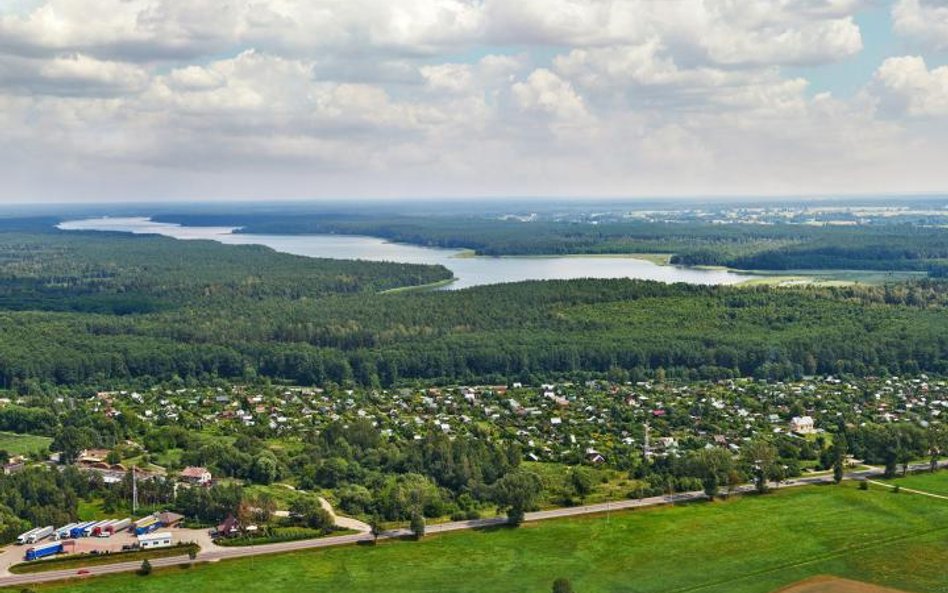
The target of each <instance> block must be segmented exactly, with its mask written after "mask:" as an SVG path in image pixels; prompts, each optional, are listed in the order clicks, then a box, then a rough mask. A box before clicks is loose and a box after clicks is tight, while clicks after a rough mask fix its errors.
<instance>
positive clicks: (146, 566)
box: [138, 558, 151, 577]
mask: <svg viewBox="0 0 948 593" xmlns="http://www.w3.org/2000/svg"><path fill="white" fill-rule="evenodd" d="M138 574H140V575H142V576H143V577H145V576H148V575H150V574H151V562H149V561H148V558H145V559H144V560H142V566H141V568H139V569H138Z"/></svg>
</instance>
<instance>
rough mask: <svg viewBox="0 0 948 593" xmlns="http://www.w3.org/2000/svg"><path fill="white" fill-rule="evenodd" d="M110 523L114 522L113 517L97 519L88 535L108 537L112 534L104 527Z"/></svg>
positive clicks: (107, 526)
mask: <svg viewBox="0 0 948 593" xmlns="http://www.w3.org/2000/svg"><path fill="white" fill-rule="evenodd" d="M112 523H115V519H109V520H107V521H99V522H98V523H96V524H95V525H93V526H92V531H90V532H89V535H90V536H92V537H109V536H110V535H112V534H111V533H109V532H107V531H106V529H108V528H109V526H110V525H112Z"/></svg>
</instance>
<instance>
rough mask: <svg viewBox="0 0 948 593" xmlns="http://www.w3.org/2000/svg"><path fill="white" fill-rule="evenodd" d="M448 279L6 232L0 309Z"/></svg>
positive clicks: (334, 290)
mask: <svg viewBox="0 0 948 593" xmlns="http://www.w3.org/2000/svg"><path fill="white" fill-rule="evenodd" d="M0 228H2V227H0ZM450 277H451V272H450V271H449V270H447V269H446V268H444V267H440V266H420V265H411V264H391V263H380V262H363V261H359V262H355V261H346V260H332V259H313V258H307V257H298V256H293V255H286V254H280V253H276V252H274V251H273V250H271V249H269V248H267V247H260V246H253V245H247V246H230V247H228V246H223V245H221V244H219V243H216V242H213V241H189V242H182V241H176V240H174V239H168V238H165V237H158V236H145V237H142V236H134V235H129V234H125V233H114V234H103V233H97V232H91V233H74V232H54V231H49V232H45V233H35V232H34V233H32V234H28V233H22V232H0V308H2V309H13V310H44V311H83V312H96V313H144V312H151V311H158V310H167V309H171V308H176V307H181V306H209V305H211V304H212V303H220V304H227V303H231V302H233V301H235V300H263V299H268V298H281V299H288V300H300V299H307V298H318V297H321V296H326V295H329V294H350V293H358V292H374V291H380V290H385V289H390V288H398V287H403V286H413V285H418V284H427V283H431V282H436V281H439V280H444V279H448V278H450Z"/></svg>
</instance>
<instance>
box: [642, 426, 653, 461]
mask: <svg viewBox="0 0 948 593" xmlns="http://www.w3.org/2000/svg"><path fill="white" fill-rule="evenodd" d="M649 430H651V427H650V426H649V425H648V421H646V422H645V442H644V443H643V445H642V457H644V458H645V460H646V461H648V459H649V457H651V456H652V450H651V448H650V447H649V440H648V437H649Z"/></svg>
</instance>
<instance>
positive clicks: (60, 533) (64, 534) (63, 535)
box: [53, 523, 79, 540]
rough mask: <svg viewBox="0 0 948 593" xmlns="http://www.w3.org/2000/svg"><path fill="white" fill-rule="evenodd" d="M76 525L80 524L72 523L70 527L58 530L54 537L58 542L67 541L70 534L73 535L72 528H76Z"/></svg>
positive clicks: (64, 526)
mask: <svg viewBox="0 0 948 593" xmlns="http://www.w3.org/2000/svg"><path fill="white" fill-rule="evenodd" d="M76 525H79V524H78V523H70V524H69V525H63V526H62V527H60V528H59V529H57V530H56V532H55V533H53V537H54V538H55V539H57V540H60V539H66V538H67V537H69V534H70V533H72V528H73V527H75V526H76Z"/></svg>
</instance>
